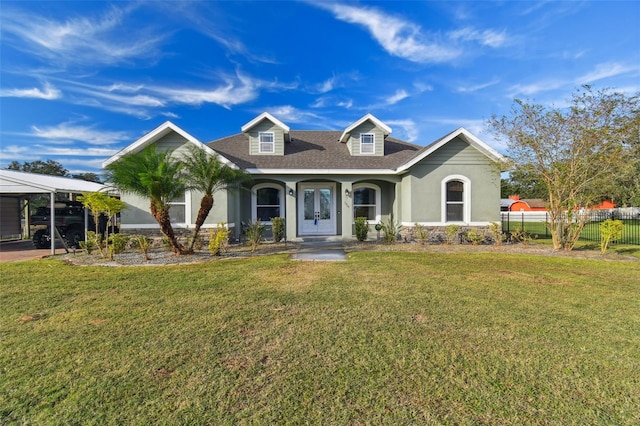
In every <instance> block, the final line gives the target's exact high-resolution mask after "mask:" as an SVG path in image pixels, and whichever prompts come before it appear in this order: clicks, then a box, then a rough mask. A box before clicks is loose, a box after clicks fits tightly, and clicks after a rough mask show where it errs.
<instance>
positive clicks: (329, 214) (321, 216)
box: [298, 183, 336, 235]
mask: <svg viewBox="0 0 640 426" xmlns="http://www.w3.org/2000/svg"><path fill="white" fill-rule="evenodd" d="M300 189H301V196H300V197H299V198H298V201H299V205H298V211H299V212H300V216H301V217H300V221H299V223H300V235H335V233H336V219H335V217H336V213H335V200H334V197H335V185H334V184H330V183H323V184H320V183H318V184H301V185H300Z"/></svg>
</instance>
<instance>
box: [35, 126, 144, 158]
mask: <svg viewBox="0 0 640 426" xmlns="http://www.w3.org/2000/svg"><path fill="white" fill-rule="evenodd" d="M28 136H35V137H38V138H41V139H50V140H52V142H55V141H58V142H59V141H78V142H85V143H87V144H89V145H111V144H116V143H119V142H122V141H129V140H130V139H131V138H130V136H129V135H128V134H127V133H126V132H114V131H101V130H95V129H94V128H93V127H88V126H78V125H74V124H72V123H60V124H58V125H57V126H47V127H38V126H32V127H31V132H30V133H28ZM92 149H93V148H92ZM96 155H97V154H96Z"/></svg>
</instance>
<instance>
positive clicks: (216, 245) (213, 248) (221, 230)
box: [209, 222, 231, 256]
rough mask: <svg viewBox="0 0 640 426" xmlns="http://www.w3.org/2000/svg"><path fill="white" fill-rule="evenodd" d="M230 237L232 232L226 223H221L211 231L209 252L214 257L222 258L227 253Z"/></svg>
mask: <svg viewBox="0 0 640 426" xmlns="http://www.w3.org/2000/svg"><path fill="white" fill-rule="evenodd" d="M229 235H231V231H230V230H229V228H227V224H226V223H224V222H221V223H219V224H218V227H217V228H215V229H209V251H210V252H211V254H212V255H214V256H220V255H221V254H222V253H224V252H226V251H227V246H228V245H229Z"/></svg>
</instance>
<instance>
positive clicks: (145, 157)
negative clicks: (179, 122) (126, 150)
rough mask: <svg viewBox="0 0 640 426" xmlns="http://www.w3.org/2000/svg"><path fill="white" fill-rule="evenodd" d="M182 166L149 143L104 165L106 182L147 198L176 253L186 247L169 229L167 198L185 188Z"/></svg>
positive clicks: (185, 251) (180, 193)
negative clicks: (142, 148)
mask: <svg viewBox="0 0 640 426" xmlns="http://www.w3.org/2000/svg"><path fill="white" fill-rule="evenodd" d="M183 166H184V164H183V163H182V162H180V161H178V160H176V159H175V158H173V156H172V151H170V150H168V151H158V150H157V148H156V146H155V145H152V146H149V147H147V148H145V149H144V150H142V151H140V152H136V153H133V154H127V155H125V156H124V157H122V158H120V159H119V160H117V161H115V162H113V163H111V164H109V165H108V166H107V167H106V169H107V177H108V179H107V181H108V182H111V183H112V184H113V185H115V186H116V187H117V188H118V189H120V191H122V192H124V193H130V194H135V195H138V196H140V197H143V198H147V199H149V200H150V211H151V215H152V216H153V217H154V219H155V220H156V222H158V225H160V231H162V233H163V234H164V235H165V236H166V237H167V238H168V239H169V242H170V244H171V247H172V248H173V251H174V252H175V253H176V254H186V253H187V250H185V248H184V247H183V246H182V244H180V242H179V241H178V239H177V238H176V235H175V233H174V232H173V227H172V226H171V218H170V217H169V208H170V205H169V202H170V201H171V200H173V199H176V198H178V197H181V196H183V195H184V192H185V190H186V189H187V186H186V182H185V177H184V174H183Z"/></svg>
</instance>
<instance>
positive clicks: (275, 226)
mask: <svg viewBox="0 0 640 426" xmlns="http://www.w3.org/2000/svg"><path fill="white" fill-rule="evenodd" d="M270 220H271V231H272V232H273V241H275V242H276V243H279V242H280V241H282V239H283V238H284V218H283V217H272V218H271V219H270Z"/></svg>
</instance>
